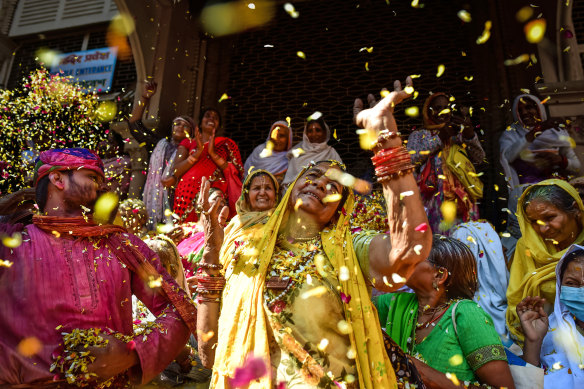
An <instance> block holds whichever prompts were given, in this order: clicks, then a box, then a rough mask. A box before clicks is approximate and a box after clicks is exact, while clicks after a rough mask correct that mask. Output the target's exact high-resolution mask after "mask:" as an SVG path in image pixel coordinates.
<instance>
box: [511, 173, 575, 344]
mask: <svg viewBox="0 0 584 389" xmlns="http://www.w3.org/2000/svg"><path fill="white" fill-rule="evenodd" d="M545 185H557V186H559V187H560V188H562V189H563V190H565V191H566V192H568V193H569V194H570V196H572V197H573V198H574V201H575V202H576V204H577V205H578V208H579V209H580V210H581V211H583V212H582V213H581V215H583V219H582V220H583V224H584V205H583V204H582V199H581V198H580V196H579V195H578V192H577V191H576V189H574V187H573V186H571V185H570V184H568V183H567V182H566V181H562V180H557V179H551V180H545V181H541V182H539V183H537V184H534V185H533V186H545ZM528 192H529V189H528V190H526V191H525V192H524V193H523V195H522V196H521V197H520V198H519V201H518V203H517V219H518V221H519V227H520V228H521V235H522V237H521V238H520V239H519V241H518V242H517V247H516V249H515V255H514V257H513V263H512V264H511V272H510V278H509V286H508V288H507V304H508V305H507V327H508V328H509V331H510V332H511V335H512V336H513V337H514V338H515V339H516V340H518V341H519V342H521V343H523V332H522V330H521V323H520V322H519V317H518V316H517V312H516V311H515V308H516V306H517V304H519V303H520V302H521V300H523V299H524V298H525V297H527V296H541V297H544V298H545V299H546V300H547V302H548V303H552V304H553V301H555V297H556V273H555V270H556V265H557V264H558V261H559V260H560V259H561V258H562V256H563V255H564V254H565V253H566V251H567V250H568V249H567V248H566V249H565V250H562V251H558V250H557V249H556V248H555V246H554V245H553V244H550V243H546V242H545V241H544V240H543V239H542V238H541V237H540V236H539V234H538V233H537V231H535V229H534V228H533V227H532V226H531V224H530V222H529V220H528V219H527V216H526V215H525V211H524V210H523V208H524V203H525V197H526V195H527V193H528ZM582 242H584V229H583V230H582V231H581V232H580V235H578V237H576V239H575V240H574V242H573V244H582Z"/></svg>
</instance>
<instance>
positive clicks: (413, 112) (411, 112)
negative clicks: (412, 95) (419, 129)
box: [405, 105, 420, 118]
mask: <svg viewBox="0 0 584 389" xmlns="http://www.w3.org/2000/svg"><path fill="white" fill-rule="evenodd" d="M405 113H406V115H408V116H409V117H411V118H415V117H418V116H419V115H420V109H419V108H418V107H416V106H415V105H413V106H411V107H407V108H406V109H405Z"/></svg>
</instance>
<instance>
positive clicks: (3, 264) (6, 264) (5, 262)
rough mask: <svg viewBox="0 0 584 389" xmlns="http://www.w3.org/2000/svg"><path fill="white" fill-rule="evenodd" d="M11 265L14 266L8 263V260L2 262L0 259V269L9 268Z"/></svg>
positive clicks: (12, 263)
mask: <svg viewBox="0 0 584 389" xmlns="http://www.w3.org/2000/svg"><path fill="white" fill-rule="evenodd" d="M12 265H14V262H10V261H8V260H6V261H5V260H3V259H0V267H11V266H12Z"/></svg>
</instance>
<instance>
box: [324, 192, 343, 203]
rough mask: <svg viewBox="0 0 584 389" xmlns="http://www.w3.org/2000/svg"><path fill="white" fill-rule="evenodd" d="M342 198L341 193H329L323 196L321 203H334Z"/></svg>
mask: <svg viewBox="0 0 584 389" xmlns="http://www.w3.org/2000/svg"><path fill="white" fill-rule="evenodd" d="M342 198H343V195H341V194H340V193H333V194H330V195H327V196H325V198H324V199H322V202H323V203H325V204H326V203H334V202H337V201H340V200H341V199H342Z"/></svg>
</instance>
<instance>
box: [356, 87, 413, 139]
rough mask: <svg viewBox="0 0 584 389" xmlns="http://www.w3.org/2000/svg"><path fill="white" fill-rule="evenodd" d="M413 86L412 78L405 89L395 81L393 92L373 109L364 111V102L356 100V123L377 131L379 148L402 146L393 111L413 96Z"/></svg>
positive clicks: (370, 101) (371, 101)
mask: <svg viewBox="0 0 584 389" xmlns="http://www.w3.org/2000/svg"><path fill="white" fill-rule="evenodd" d="M413 85H414V83H413V81H412V78H411V77H408V78H407V79H406V88H405V89H402V85H401V82H399V81H398V80H396V81H394V83H393V92H391V93H390V94H389V95H387V96H386V97H385V98H383V99H382V100H381V101H379V102H378V103H376V104H375V105H374V106H373V108H369V109H362V107H363V102H361V100H360V99H357V100H355V106H354V107H353V114H354V115H355V117H354V119H355V123H356V124H357V126H359V127H361V128H365V129H368V130H374V131H377V133H378V135H379V139H378V146H379V147H381V148H387V147H397V146H401V144H402V141H401V138H400V137H399V136H398V133H397V123H396V121H395V118H394V116H393V110H394V108H395V106H396V105H397V104H399V103H401V102H402V101H404V100H405V99H407V98H409V97H410V96H411V94H412V92H413ZM368 100H369V103H370V104H372V103H374V100H371V99H368Z"/></svg>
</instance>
